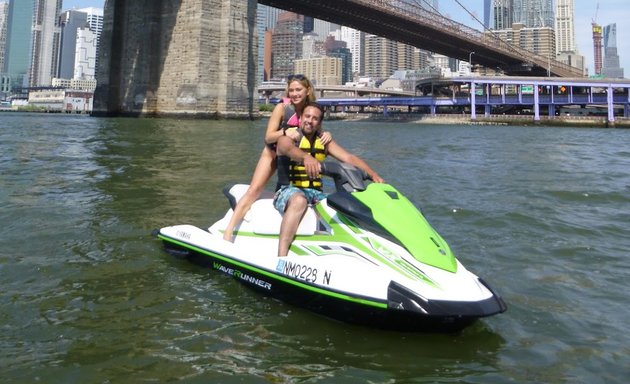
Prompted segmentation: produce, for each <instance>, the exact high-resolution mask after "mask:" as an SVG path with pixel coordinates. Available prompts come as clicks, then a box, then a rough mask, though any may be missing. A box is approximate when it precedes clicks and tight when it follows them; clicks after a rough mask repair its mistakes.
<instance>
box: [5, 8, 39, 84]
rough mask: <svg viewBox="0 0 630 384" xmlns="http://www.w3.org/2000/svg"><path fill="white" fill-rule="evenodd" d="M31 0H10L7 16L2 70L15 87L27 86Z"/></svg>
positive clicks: (31, 13) (30, 40)
mask: <svg viewBox="0 0 630 384" xmlns="http://www.w3.org/2000/svg"><path fill="white" fill-rule="evenodd" d="M33 4H34V3H33V0H11V1H10V2H9V15H8V18H7V41H6V47H5V59H4V72H5V73H7V74H8V75H9V76H10V77H11V84H12V86H13V87H14V88H15V87H23V86H28V68H29V66H30V60H31V44H32V42H33V40H32V38H31V37H32V30H31V27H32V25H33Z"/></svg>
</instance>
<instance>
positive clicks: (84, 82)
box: [52, 78, 96, 92]
mask: <svg viewBox="0 0 630 384" xmlns="http://www.w3.org/2000/svg"><path fill="white" fill-rule="evenodd" d="M52 87H53V88H65V89H78V90H82V91H92V92H94V90H95V89H96V79H61V78H54V79H53V81H52Z"/></svg>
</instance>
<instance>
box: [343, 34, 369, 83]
mask: <svg viewBox="0 0 630 384" xmlns="http://www.w3.org/2000/svg"><path fill="white" fill-rule="evenodd" d="M339 40H342V41H345V42H346V46H347V47H348V49H350V53H351V54H352V76H353V77H354V76H355V75H360V74H363V73H364V72H365V33H364V32H361V31H359V30H356V29H353V28H350V27H341V36H340V37H339Z"/></svg>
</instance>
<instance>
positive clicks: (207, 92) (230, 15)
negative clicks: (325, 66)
mask: <svg viewBox="0 0 630 384" xmlns="http://www.w3.org/2000/svg"><path fill="white" fill-rule="evenodd" d="M256 5H257V1H256V0H133V1H132V0H106V2H105V10H104V20H105V25H104V26H103V32H102V35H101V42H100V54H99V62H98V73H97V80H98V87H97V89H96V91H95V95H94V115H100V116H104V115H105V116H115V115H122V116H125V115H126V116H178V115H187V116H191V117H214V118H250V117H252V108H253V95H254V87H255V68H256V53H257V49H256V46H257V36H256V28H255V21H256Z"/></svg>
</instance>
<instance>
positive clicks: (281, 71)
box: [271, 12, 304, 79]
mask: <svg viewBox="0 0 630 384" xmlns="http://www.w3.org/2000/svg"><path fill="white" fill-rule="evenodd" d="M303 25H304V16H302V15H298V14H295V13H293V12H283V13H281V14H280V15H279V16H278V22H277V24H276V27H275V29H274V31H273V35H272V42H271V46H272V47H271V50H272V52H273V56H272V60H273V64H272V68H271V76H272V79H286V78H287V77H288V76H289V75H291V74H293V73H295V72H294V68H293V64H294V61H295V60H297V59H300V58H301V56H302V35H303V31H302V28H303Z"/></svg>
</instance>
